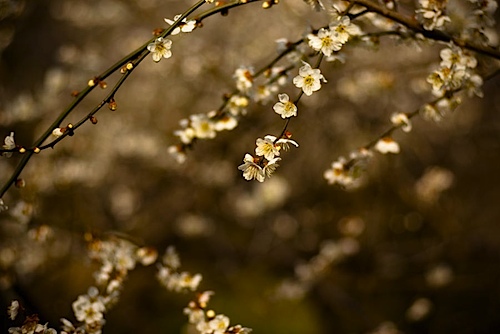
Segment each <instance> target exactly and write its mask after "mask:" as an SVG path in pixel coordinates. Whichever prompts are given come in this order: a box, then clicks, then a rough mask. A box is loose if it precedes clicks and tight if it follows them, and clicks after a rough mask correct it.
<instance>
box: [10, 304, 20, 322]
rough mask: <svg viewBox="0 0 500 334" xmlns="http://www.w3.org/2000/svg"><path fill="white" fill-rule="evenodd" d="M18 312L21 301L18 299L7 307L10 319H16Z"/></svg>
mask: <svg viewBox="0 0 500 334" xmlns="http://www.w3.org/2000/svg"><path fill="white" fill-rule="evenodd" d="M18 312H19V302H18V301H17V300H13V301H12V302H11V303H10V306H9V307H8V308H7V314H8V315H9V318H10V320H15V319H16V317H17V313H18Z"/></svg>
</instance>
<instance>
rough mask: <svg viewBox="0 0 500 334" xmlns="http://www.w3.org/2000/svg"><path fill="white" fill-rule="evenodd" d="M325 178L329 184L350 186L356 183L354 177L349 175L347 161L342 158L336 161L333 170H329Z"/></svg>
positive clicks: (325, 173)
mask: <svg viewBox="0 0 500 334" xmlns="http://www.w3.org/2000/svg"><path fill="white" fill-rule="evenodd" d="M323 176H324V178H325V179H326V180H327V181H328V184H339V185H342V186H348V185H350V184H351V183H352V182H353V181H354V179H353V177H352V176H351V175H349V169H348V168H346V161H345V159H344V158H342V157H341V158H339V159H338V160H337V161H334V162H333V163H332V166H331V168H329V169H327V170H326V171H325V172H324V174H323Z"/></svg>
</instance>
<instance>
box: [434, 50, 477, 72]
mask: <svg viewBox="0 0 500 334" xmlns="http://www.w3.org/2000/svg"><path fill="white" fill-rule="evenodd" d="M439 55H440V57H441V59H442V60H441V63H440V64H439V65H440V66H441V67H449V68H452V67H453V66H455V67H456V68H459V69H466V68H475V67H476V66H477V60H476V58H475V57H474V56H471V55H466V54H464V53H463V52H462V50H461V49H459V48H457V47H453V48H445V49H442V50H441V51H440V52H439Z"/></svg>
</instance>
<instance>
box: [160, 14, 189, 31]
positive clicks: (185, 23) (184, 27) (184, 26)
mask: <svg viewBox="0 0 500 334" xmlns="http://www.w3.org/2000/svg"><path fill="white" fill-rule="evenodd" d="M181 16H182V14H178V15H175V16H174V19H173V20H170V19H167V18H164V20H165V22H166V23H168V24H169V25H172V24H174V23H175V22H176V21H177V20H178V19H179V18H180V17H181ZM194 29H196V20H189V21H188V20H187V18H184V19H182V21H181V22H180V23H179V25H177V27H175V28H174V30H172V32H171V33H170V34H171V35H177V34H179V33H180V32H191V31H193V30H194Z"/></svg>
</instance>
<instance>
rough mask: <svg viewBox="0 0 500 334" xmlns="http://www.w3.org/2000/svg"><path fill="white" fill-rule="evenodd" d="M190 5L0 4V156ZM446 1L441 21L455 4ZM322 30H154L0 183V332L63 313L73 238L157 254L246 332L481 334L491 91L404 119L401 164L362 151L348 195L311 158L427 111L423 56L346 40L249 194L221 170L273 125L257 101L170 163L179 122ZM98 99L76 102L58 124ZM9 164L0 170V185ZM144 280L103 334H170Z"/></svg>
mask: <svg viewBox="0 0 500 334" xmlns="http://www.w3.org/2000/svg"><path fill="white" fill-rule="evenodd" d="M190 5H191V3H187V2H185V1H159V0H142V1H129V0H87V1H76V0H53V1H50V2H45V1H14V0H2V1H0V52H1V55H0V82H1V83H0V129H1V131H0V134H1V135H2V136H4V137H5V136H7V135H9V133H10V132H11V131H14V132H15V139H16V143H17V144H21V145H26V146H29V145H31V143H33V141H34V140H35V139H36V138H38V136H40V134H41V133H43V132H44V131H45V129H46V128H47V127H48V126H49V125H50V124H51V123H52V122H53V120H54V119H55V118H56V117H57V116H58V115H59V113H60V112H62V111H63V110H64V108H65V107H66V106H67V105H68V104H69V103H70V102H71V101H72V97H71V92H72V91H73V90H82V89H83V88H84V87H85V86H86V83H87V81H88V80H89V79H90V78H92V77H94V76H96V75H97V74H99V73H101V72H102V71H104V70H105V69H107V68H108V67H109V66H111V65H112V64H113V63H115V62H116V61H118V60H119V59H121V58H122V57H124V56H125V55H126V54H128V53H129V52H131V51H132V50H134V49H136V48H137V47H139V46H140V45H142V44H143V43H144V42H145V41H147V40H148V39H150V38H151V36H152V31H153V30H154V29H156V28H166V24H165V23H164V21H163V19H164V18H170V19H172V18H173V17H174V16H175V15H176V14H179V13H181V12H182V11H184V10H186V9H187V8H188V7H189V6H190ZM402 5H403V8H405V6H406V8H411V7H412V6H414V3H412V2H402ZM454 6H456V7H454V9H453V10H454V11H452V13H451V14H456V15H457V17H458V16H459V15H460V14H461V13H463V7H460V6H461V5H460V3H459V2H457V3H456V4H454ZM451 14H450V15H451ZM452 18H453V16H452ZM328 19H329V18H328V16H327V15H326V14H325V13H322V12H320V13H317V12H314V11H313V10H311V8H310V7H309V6H308V5H307V4H305V3H303V2H302V1H298V0H297V1H286V2H285V1H282V2H281V3H280V4H278V5H277V6H274V7H273V8H271V9H268V10H263V9H262V8H261V4H260V3H255V4H248V5H246V6H242V7H240V8H236V9H234V10H231V11H230V12H229V15H228V16H221V15H215V16H213V17H210V18H208V19H207V20H206V21H204V24H203V27H202V28H201V29H196V30H195V31H194V32H192V33H190V34H181V35H177V36H173V37H172V38H171V39H172V41H173V46H172V53H173V56H172V58H170V59H168V60H167V59H164V60H162V61H161V62H160V63H158V64H156V63H154V62H153V61H152V60H151V59H150V58H148V59H146V60H145V61H144V62H143V63H142V64H141V65H140V67H139V68H138V69H137V70H136V71H135V72H134V73H133V74H132V75H131V77H130V78H129V80H127V81H126V83H125V84H124V86H123V87H122V88H121V89H120V90H119V91H118V93H117V94H116V101H117V103H118V109H117V110H116V111H114V112H112V111H110V110H108V109H106V108H104V109H103V110H102V111H101V112H99V113H98V114H97V119H98V123H97V124H96V125H92V124H90V123H89V124H86V125H84V126H83V127H82V128H80V129H78V131H77V132H76V134H75V136H73V137H68V138H66V139H65V140H63V141H62V142H61V143H60V144H58V145H57V146H56V147H55V149H53V150H46V151H43V152H42V153H41V154H39V155H37V156H35V157H33V159H32V160H31V161H30V163H29V165H28V167H27V168H26V169H25V171H24V172H23V174H22V177H23V179H25V181H26V187H25V188H23V189H17V188H12V189H11V190H9V192H8V193H7V195H6V196H5V197H4V198H3V199H4V201H5V202H6V203H7V204H8V205H9V206H10V209H9V211H6V212H2V213H0V220H1V221H0V238H1V239H0V275H1V277H0V288H1V289H2V290H1V295H2V300H1V302H2V304H1V305H0V306H1V308H2V310H4V311H1V314H2V317H1V318H2V326H3V327H2V330H3V332H4V333H6V332H7V328H8V327H10V326H12V325H13V324H12V323H11V322H8V321H7V314H6V311H5V310H6V308H7V306H8V305H9V304H10V301H11V299H20V300H21V301H22V302H24V303H25V305H26V306H27V307H28V308H29V309H30V310H31V311H32V312H34V313H37V314H39V316H40V319H41V321H40V322H41V323H45V322H49V324H50V326H51V327H55V328H58V326H59V324H60V322H59V318H61V317H66V318H68V319H73V315H72V309H71V303H72V302H73V301H74V300H76V298H77V296H78V295H80V294H84V293H85V292H86V291H87V289H88V287H89V286H90V285H92V284H93V278H92V272H93V271H94V270H96V269H97V265H96V264H94V263H92V262H91V261H90V260H88V257H87V255H86V243H85V241H84V233H86V232H90V233H93V234H94V235H95V236H97V237H100V238H106V237H107V236H109V235H120V236H121V235H124V236H128V237H127V238H129V239H130V240H132V241H134V242H135V243H137V244H138V245H147V246H153V247H155V248H157V249H158V250H159V252H160V254H161V253H162V252H163V251H164V249H165V248H166V247H168V246H169V245H174V246H175V247H176V248H177V250H178V252H179V253H180V256H181V260H182V263H183V269H184V270H188V271H190V272H192V273H201V274H202V275H203V277H204V279H203V282H202V285H201V289H202V290H213V291H215V295H214V297H213V298H212V300H211V303H210V307H211V308H213V309H215V310H216V311H217V312H219V313H224V314H226V315H227V316H229V317H230V318H231V323H232V324H236V323H240V324H243V325H244V326H247V327H251V328H253V330H254V333H307V334H316V333H368V332H378V333H398V332H404V333H498V332H500V318H499V317H498V311H499V310H500V285H499V283H498V282H499V280H500V266H499V260H500V208H499V204H500V192H499V189H500V177H499V174H498V173H499V170H500V155H499V152H500V119H499V117H498V112H499V109H500V94H499V84H500V81H499V79H498V78H493V79H491V80H489V81H487V82H486V83H485V85H484V87H483V88H484V96H485V97H484V98H482V99H479V98H471V99H469V98H464V102H463V104H462V105H461V106H460V107H459V108H458V109H457V110H456V111H455V112H454V113H451V114H450V115H447V117H446V118H445V119H443V120H442V121H441V122H439V123H434V122H432V121H426V120H423V119H422V118H421V117H416V118H415V119H414V120H413V130H412V132H410V133H409V134H406V133H402V132H400V131H399V132H396V133H395V135H394V139H395V140H396V141H398V142H399V144H400V146H401V153H400V154H397V155H385V156H384V155H376V156H375V157H374V159H372V161H371V162H370V164H369V165H368V167H367V171H366V175H365V176H364V181H363V183H362V185H361V187H360V188H358V189H355V190H351V191H345V190H342V189H339V188H337V187H333V186H329V185H328V184H327V182H326V181H325V179H324V178H323V172H324V171H325V170H326V169H327V168H329V167H330V164H331V162H332V161H334V160H336V159H337V158H338V157H339V156H346V155H348V153H349V152H350V151H351V150H354V149H356V148H358V147H361V146H363V145H365V144H366V143H368V142H370V141H371V140H373V139H374V138H376V137H377V136H378V135H380V134H381V133H382V132H383V131H384V130H385V129H387V127H388V126H389V125H390V116H391V114H392V113H394V112H410V111H414V110H417V109H418V108H420V107H421V106H422V105H423V104H424V103H425V102H427V101H429V100H431V99H432V96H431V94H430V93H429V91H430V87H429V85H428V84H427V83H426V82H425V78H426V77H427V75H428V74H429V73H431V72H432V71H433V70H435V69H437V67H438V63H439V60H440V59H439V50H440V49H441V48H442V46H441V45H437V44H436V45H431V44H422V45H421V46H420V47H421V50H420V51H419V50H418V49H417V47H416V46H415V45H412V44H411V43H401V42H399V41H395V40H392V39H389V38H382V39H381V41H380V46H379V47H378V48H376V49H374V48H369V47H366V46H364V45H361V44H353V45H347V46H346V47H345V49H344V51H345V56H346V60H345V64H341V63H339V62H333V63H324V64H323V65H322V68H321V69H322V72H323V73H324V75H325V77H326V78H327V80H328V83H327V84H325V85H323V87H322V88H321V90H320V91H319V92H317V93H315V94H313V95H312V96H311V97H307V98H306V97H304V98H303V99H302V100H301V102H300V105H299V116H298V117H297V118H294V119H293V120H292V121H291V123H290V126H289V130H290V131H291V132H292V133H293V139H295V140H296V141H297V142H298V143H299V145H300V147H299V148H292V149H291V151H289V152H285V153H283V154H282V161H281V163H280V167H279V169H278V170H277V171H276V173H275V174H274V175H273V177H272V178H271V179H269V180H267V181H266V182H264V183H262V184H261V183H257V182H248V181H245V180H244V179H243V178H242V176H241V172H240V171H238V169H237V166H238V165H240V164H241V163H242V159H243V156H244V154H245V153H246V152H253V150H254V148H255V140H256V139H257V138H258V137H260V138H263V136H265V135H267V134H273V135H278V134H279V133H280V131H281V129H282V127H283V121H282V119H281V118H280V117H279V116H277V115H276V114H275V113H274V112H273V110H272V105H273V103H274V102H276V101H277V98H273V99H271V101H270V103H268V104H257V103H252V104H251V105H250V106H249V108H248V114H247V116H245V117H243V118H241V120H240V124H239V126H238V127H237V128H236V129H235V130H233V131H228V132H222V133H219V134H218V136H217V137H216V138H215V139H213V140H207V141H199V142H197V143H196V145H195V147H194V150H192V151H189V153H188V160H187V161H186V163H185V164H182V165H179V164H177V163H176V161H175V160H174V159H173V158H172V157H171V156H169V154H168V152H167V148H168V146H170V145H173V144H176V143H177V142H178V139H177V138H176V137H175V136H173V131H175V130H176V129H178V128H179V121H180V120H181V119H182V118H187V117H189V115H191V114H196V113H206V112H209V111H211V110H215V109H217V108H218V107H219V106H220V104H221V103H222V96H223V94H224V93H229V92H231V91H233V90H234V79H233V73H234V71H235V70H236V69H237V68H239V67H240V66H253V67H254V68H255V69H258V68H260V67H261V66H262V65H264V64H266V63H268V62H269V61H271V60H272V59H273V58H274V57H275V56H276V55H277V51H275V50H276V43H275V40H276V39H279V38H287V39H289V40H291V41H296V40H298V39H300V38H302V37H303V35H304V33H307V31H308V29H310V27H314V28H318V27H320V26H324V25H326V24H328ZM360 26H361V27H362V28H363V29H364V30H365V31H370V30H371V31H374V30H376V29H374V28H371V27H370V26H368V25H366V24H365V25H364V24H363V23H360ZM479 60H480V62H481V61H482V60H484V59H483V58H481V57H479ZM285 63H286V60H285ZM497 66H498V64H497ZM480 70H481V68H480ZM294 73H296V72H294ZM294 73H293V74H292V76H293V75H295V74H294ZM116 78H117V77H116V76H113V77H111V78H109V79H108V80H106V81H107V82H108V87H111V86H112V83H113V82H114V81H116ZM108 90H109V88H108ZM283 91H284V92H286V93H288V94H289V95H290V96H295V94H296V93H297V92H298V90H297V89H296V88H294V87H291V86H290V85H288V86H286V87H284V88H283ZM105 93H106V90H101V91H96V92H95V93H93V94H92V95H91V96H89V97H88V98H87V99H86V100H85V101H84V102H83V103H82V104H81V105H80V106H79V107H78V108H77V110H76V111H75V112H74V113H73V114H72V115H71V116H70V117H69V118H68V122H73V123H75V122H77V121H78V120H79V119H80V118H82V117H83V116H84V115H86V114H87V113H88V112H89V110H91V109H92V108H93V107H94V106H95V105H96V104H98V103H99V102H100V99H102V98H103V96H104V94H105ZM4 137H2V138H4ZM18 161H19V156H17V155H14V156H13V157H12V158H10V159H6V158H3V159H1V161H0V177H1V182H2V183H3V182H5V181H6V180H7V179H8V177H9V176H10V174H11V173H12V171H13V169H14V168H15V165H16V162H18ZM47 228H48V229H49V231H50V232H48V234H47V236H46V237H45V234H44V233H46V231H47V230H46V229H47ZM40 235H43V237H39V236H40ZM155 270H156V269H155V268H154V266H152V267H138V268H136V269H135V270H134V271H133V272H131V273H130V275H129V277H128V280H127V281H126V283H125V289H124V291H123V293H122V297H121V299H120V302H119V303H118V304H117V305H116V306H115V308H114V309H112V310H111V311H110V312H109V313H108V314H106V325H105V327H104V332H107V333H131V332H140V333H156V332H164V333H189V330H190V329H189V328H188V326H187V325H186V324H187V319H186V317H185V315H184V314H183V312H182V310H183V307H185V306H186V304H187V302H188V301H189V300H190V298H191V297H190V295H189V294H176V293H172V292H168V291H166V290H165V289H164V288H162V287H161V286H160V284H159V283H158V282H157V281H156V279H155Z"/></svg>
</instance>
